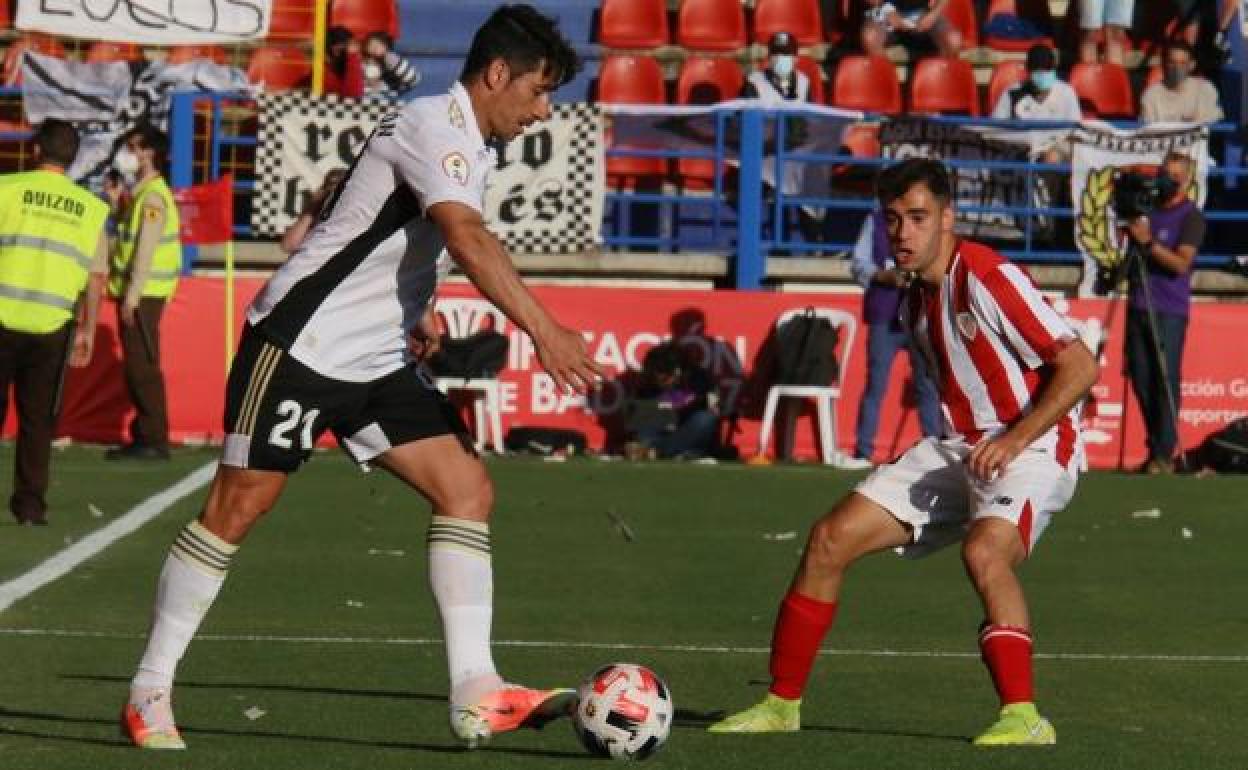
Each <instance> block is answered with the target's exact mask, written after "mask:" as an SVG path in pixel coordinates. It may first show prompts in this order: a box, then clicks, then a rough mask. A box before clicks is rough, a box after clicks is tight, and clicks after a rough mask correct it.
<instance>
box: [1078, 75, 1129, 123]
mask: <svg viewBox="0 0 1248 770" xmlns="http://www.w3.org/2000/svg"><path fill="white" fill-rule="evenodd" d="M1070 85H1071V87H1073V88H1074V89H1075V93H1076V94H1078V95H1079V106H1080V107H1082V108H1083V116H1084V117H1085V118H1103V119H1106V120H1113V119H1126V120H1131V119H1134V118H1135V115H1136V110H1135V96H1134V95H1133V94H1132V92H1131V81H1130V79H1129V78H1128V77H1127V71H1126V70H1125V69H1123V68H1122V67H1120V66H1118V65H1117V64H1111V63H1109V62H1100V63H1097V64H1086V63H1084V62H1080V63H1078V64H1076V65H1075V66H1074V68H1072V69H1071V71H1070Z"/></svg>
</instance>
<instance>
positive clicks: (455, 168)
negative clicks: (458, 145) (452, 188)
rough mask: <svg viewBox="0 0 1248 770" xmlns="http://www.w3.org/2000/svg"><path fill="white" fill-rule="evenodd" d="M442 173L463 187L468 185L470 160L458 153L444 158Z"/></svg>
mask: <svg viewBox="0 0 1248 770" xmlns="http://www.w3.org/2000/svg"><path fill="white" fill-rule="evenodd" d="M442 171H443V173H445V174H446V175H447V176H449V177H450V178H451V179H454V180H455V181H456V182H459V183H460V184H461V185H465V186H466V185H467V184H468V160H467V159H466V158H464V156H463V155H461V154H460V153H458V152H452V153H449V154H448V155H446V156H445V157H443V158H442Z"/></svg>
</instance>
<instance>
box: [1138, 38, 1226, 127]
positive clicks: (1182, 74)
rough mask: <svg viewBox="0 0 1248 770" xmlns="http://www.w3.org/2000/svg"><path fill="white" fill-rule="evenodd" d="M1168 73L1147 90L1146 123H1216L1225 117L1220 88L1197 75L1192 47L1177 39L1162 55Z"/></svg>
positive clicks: (1143, 107)
mask: <svg viewBox="0 0 1248 770" xmlns="http://www.w3.org/2000/svg"><path fill="white" fill-rule="evenodd" d="M1162 63H1163V65H1164V67H1165V76H1164V77H1163V78H1162V81H1161V82H1160V83H1154V84H1152V85H1151V86H1149V87H1148V88H1146V89H1144V95H1143V97H1141V98H1140V120H1142V121H1144V122H1145V123H1215V122H1217V121H1219V120H1221V119H1222V106H1221V105H1220V104H1219V103H1218V91H1217V89H1216V88H1214V87H1213V83H1210V82H1209V81H1208V80H1206V79H1205V78H1203V77H1201V76H1200V75H1196V74H1193V71H1194V70H1195V68H1196V57H1195V54H1194V53H1193V51H1192V47H1191V46H1190V45H1188V44H1187V43H1185V42H1183V41H1181V40H1176V41H1172V42H1171V43H1170V44H1169V45H1168V46H1166V52H1165V54H1164V56H1163V57H1162Z"/></svg>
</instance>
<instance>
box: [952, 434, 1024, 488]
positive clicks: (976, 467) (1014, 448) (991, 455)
mask: <svg viewBox="0 0 1248 770" xmlns="http://www.w3.org/2000/svg"><path fill="white" fill-rule="evenodd" d="M1022 451H1023V447H1022V446H1020V445H1019V444H1018V442H1017V441H1014V440H1013V439H1011V438H1010V436H1009V434H1002V435H1000V436H996V437H994V438H987V439H984V440H983V441H981V442H979V443H978V444H976V445H975V448H974V449H972V450H971V453H970V454H969V455H967V458H966V465H967V468H969V469H970V471H971V475H972V476H974V477H975V478H977V479H979V480H980V481H996V480H997V479H998V478H1000V477H1001V474H1003V473H1005V468H1006V466H1007V465H1009V464H1010V462H1011V461H1012V460H1013V459H1014V458H1015V457H1018V455H1019V453H1020V452H1022Z"/></svg>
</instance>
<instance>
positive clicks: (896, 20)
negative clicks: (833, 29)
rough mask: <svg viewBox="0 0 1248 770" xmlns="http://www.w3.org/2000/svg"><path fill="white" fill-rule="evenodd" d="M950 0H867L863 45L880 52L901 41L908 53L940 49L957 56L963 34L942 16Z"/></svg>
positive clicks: (872, 52) (874, 53)
mask: <svg viewBox="0 0 1248 770" xmlns="http://www.w3.org/2000/svg"><path fill="white" fill-rule="evenodd" d="M948 3H949V0H866V13H865V15H864V18H863V22H864V23H863V27H862V48H863V51H864V52H865V53H866V54H867V55H869V56H883V55H884V54H885V49H886V48H888V46H890V45H904V46H905V47H906V49H907V50H909V51H910V54H911V56H916V55H921V54H923V53H928V52H931V51H932V50H936V51H939V53H940V55H941V56H957V55H958V50H959V49H960V48H961V47H962V35H961V33H959V32H958V29H957V27H955V26H953V24H951V23H949V20H948V19H946V18H945V16H944V11H945V6H946V5H948Z"/></svg>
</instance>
